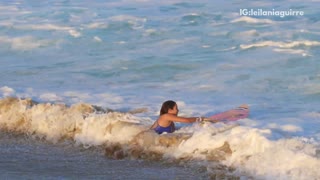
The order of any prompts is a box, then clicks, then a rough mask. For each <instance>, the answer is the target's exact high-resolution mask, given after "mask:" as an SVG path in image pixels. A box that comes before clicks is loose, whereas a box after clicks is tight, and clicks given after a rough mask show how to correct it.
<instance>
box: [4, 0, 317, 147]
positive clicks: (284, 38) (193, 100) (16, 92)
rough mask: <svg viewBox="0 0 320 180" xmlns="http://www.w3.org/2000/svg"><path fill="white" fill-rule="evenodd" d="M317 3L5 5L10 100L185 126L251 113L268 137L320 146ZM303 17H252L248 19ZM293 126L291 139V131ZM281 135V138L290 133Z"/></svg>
mask: <svg viewBox="0 0 320 180" xmlns="http://www.w3.org/2000/svg"><path fill="white" fill-rule="evenodd" d="M319 7H320V5H319V3H318V2H316V1H305V2H296V1H287V0H286V1H280V2H279V1H245V0H240V1H232V2H225V1H215V2H211V1H206V0H200V1H197V2H193V1H179V0H170V1H161V2H158V1H99V0H94V1H81V2H79V1H73V0H71V1H50V2H39V1H2V2H1V3H0V55H1V60H0V88H1V91H0V92H1V93H0V95H2V97H6V96H16V97H21V98H32V99H33V100H35V101H38V102H44V103H46V102H52V103H57V102H59V103H61V102H62V103H66V104H69V105H71V104H74V103H79V102H85V103H91V104H95V105H99V106H102V107H106V108H111V109H115V110H119V111H127V110H131V109H137V108H147V109H148V111H147V112H145V113H143V114H140V115H139V116H143V117H149V118H151V119H155V118H156V116H157V114H158V110H159V108H160V105H161V103H162V102H163V101H165V100H167V99H173V100H176V101H178V104H179V105H180V112H181V113H182V115H185V116H199V115H210V114H213V113H215V112H220V111H224V110H227V109H230V108H233V107H236V106H238V105H239V104H242V103H247V104H249V105H250V108H251V115H250V119H251V120H253V121H254V122H255V123H257V124H258V125H257V126H256V127H257V128H261V129H264V128H270V129H272V130H274V131H275V132H278V131H281V133H284V134H285V137H283V136H277V135H276V136H272V137H270V139H282V138H284V139H286V138H292V137H298V138H306V139H307V142H311V144H313V145H315V146H319V140H320V131H319V127H320V124H319V117H320V111H319V101H320V86H319V83H320V73H319V67H320V61H319V55H320V51H319V47H320V33H319V32H320V29H319V27H320V26H319V25H320V24H319V20H320V18H319V17H320V14H319V11H318V9H319ZM244 8H248V9H250V8H253V9H264V10H272V9H276V10H282V11H286V10H289V9H292V10H296V11H303V12H304V15H303V16H287V17H284V18H281V17H279V16H240V14H239V11H240V9H244ZM288 126H290V127H293V128H289V130H288V129H285V128H283V127H288ZM281 133H280V134H281Z"/></svg>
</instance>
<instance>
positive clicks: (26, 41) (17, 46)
mask: <svg viewBox="0 0 320 180" xmlns="http://www.w3.org/2000/svg"><path fill="white" fill-rule="evenodd" d="M0 43H5V44H8V45H9V46H10V47H11V48H12V49H13V50H32V49H36V48H40V47H44V46H47V45H49V44H50V43H51V41H49V40H39V39H36V38H34V37H32V36H23V37H8V36H0Z"/></svg>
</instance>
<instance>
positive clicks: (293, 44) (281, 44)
mask: <svg viewBox="0 0 320 180" xmlns="http://www.w3.org/2000/svg"><path fill="white" fill-rule="evenodd" d="M266 46H267V47H268V46H271V47H279V48H288V49H289V48H294V47H298V46H320V42H319V41H308V40H304V41H290V42H277V41H262V42H258V43H254V44H248V45H244V44H241V45H240V48H241V49H250V48H254V47H266Z"/></svg>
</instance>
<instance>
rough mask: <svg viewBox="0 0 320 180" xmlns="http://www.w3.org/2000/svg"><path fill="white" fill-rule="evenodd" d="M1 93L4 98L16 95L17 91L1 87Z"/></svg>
mask: <svg viewBox="0 0 320 180" xmlns="http://www.w3.org/2000/svg"><path fill="white" fill-rule="evenodd" d="M0 91H1V93H2V96H3V97H6V96H12V95H13V94H14V93H15V90H14V89H12V88H10V87H8V86H3V87H1V88H0Z"/></svg>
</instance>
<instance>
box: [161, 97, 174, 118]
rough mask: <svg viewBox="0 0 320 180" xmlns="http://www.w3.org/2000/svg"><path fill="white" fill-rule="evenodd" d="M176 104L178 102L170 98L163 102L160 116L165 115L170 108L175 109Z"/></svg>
mask: <svg viewBox="0 0 320 180" xmlns="http://www.w3.org/2000/svg"><path fill="white" fill-rule="evenodd" d="M176 104H177V103H176V102H174V101H172V100H168V101H166V102H164V103H163V104H162V107H161V110H160V116H161V115H163V114H167V113H168V111H169V109H173V108H174V106H175V105H176Z"/></svg>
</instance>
